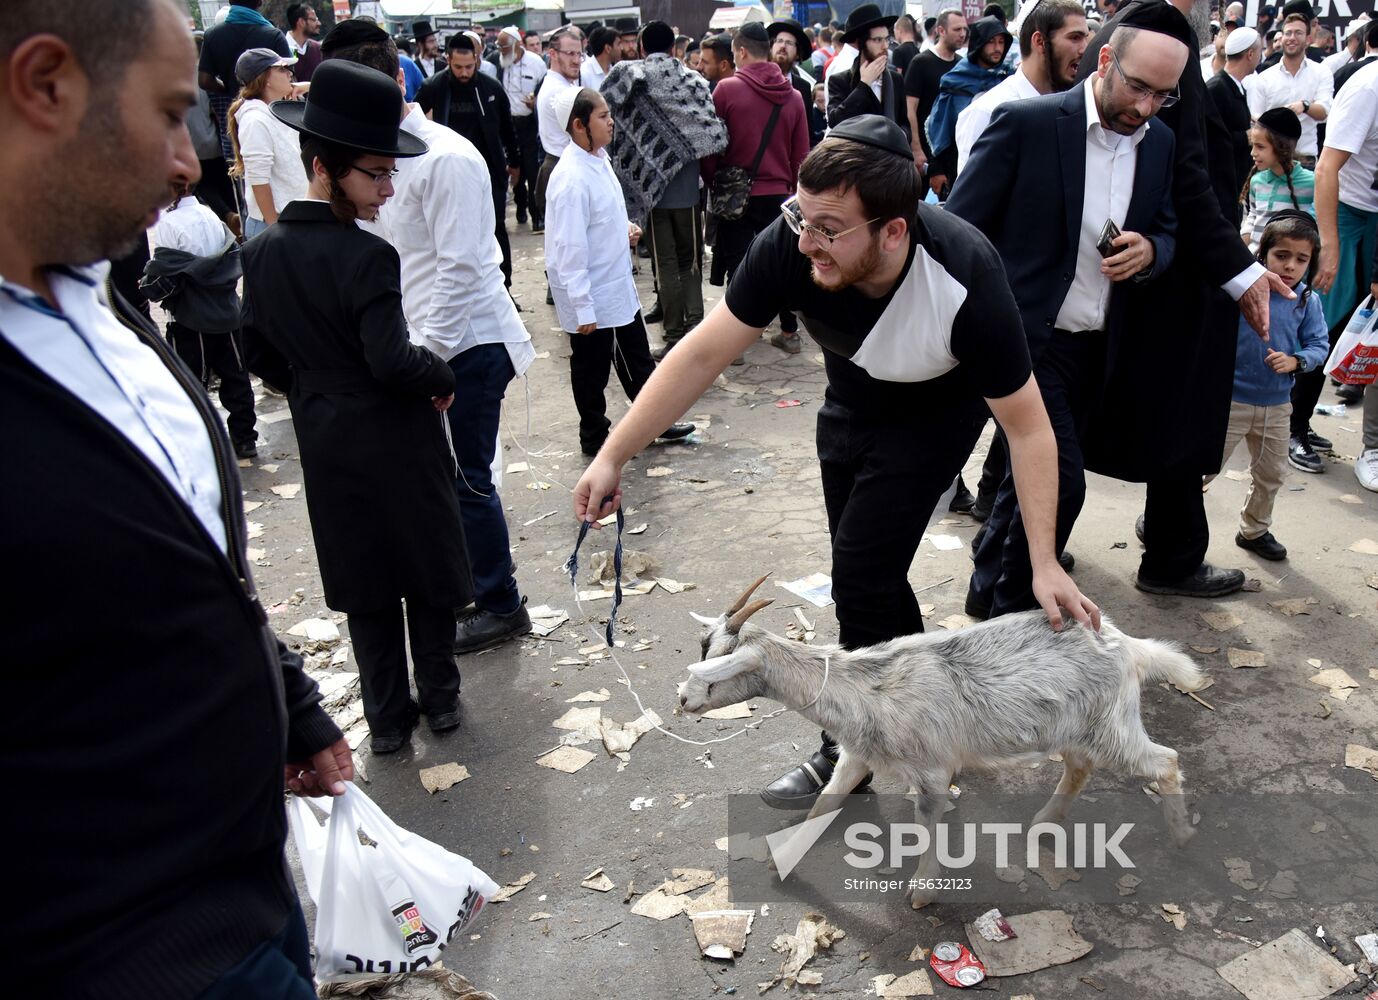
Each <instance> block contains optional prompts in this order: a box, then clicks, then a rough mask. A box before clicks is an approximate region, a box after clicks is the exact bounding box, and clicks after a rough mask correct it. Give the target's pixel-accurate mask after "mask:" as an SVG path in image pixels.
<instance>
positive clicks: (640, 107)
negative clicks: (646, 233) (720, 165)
mask: <svg viewBox="0 0 1378 1000" xmlns="http://www.w3.org/2000/svg"><path fill="white" fill-rule="evenodd" d="M601 90H602V94H603V98H604V100H606V101H607V102H608V107H609V108H610V109H611V110H612V116H613V121H614V122H615V123H616V126H617V129H616V134H615V135H614V138H613V143H612V149H610V150H609V152H610V153H611V154H612V165H613V169H614V170H615V171H616V172H617V177H618V180H620V181H621V182H622V190H623V193H624V194H625V195H626V199H627V214H628V215H629V216H630V217H631V219H632V221H633V222H636V223H638V224H641V225H645V223H646V220H647V219H649V218H650V215H651V209H652V208H654V207H655V206H656V204H657V203H658V202H659V201H660V199H661V196H662V195H664V193H665V189H666V187H667V186H668V185H669V183H670V181H671V180H672V179H673V178H674V176H675V174H677V173H678V172H679V171H680V170H681V169H683V167H684V165H685V164H686V163H690V162H693V161H698V160H701V159H703V158H704V157H705V156H712V155H713V154H714V153H721V152H722V151H723V150H724V149H726V148H727V126H726V125H725V124H723V121H722V119H720V118H719V117H718V115H717V112H716V111H714V109H713V98H712V95H711V94H709V92H708V83H707V81H705V80H704V78H703V77H702V76H700V75H699V74H698V73H695V72H694V71H693V70H690V69H687V68H686V67H685V66H684V65H683V64H682V63H681V62H680V61H679V60H678V59H675V58H674V57H673V56H671V55H668V54H666V53H653V54H652V55H650V56H648V57H646V58H645V59H637V60H628V61H626V62H620V63H618V64H617V65H616V66H614V67H612V69H611V70H610V71H609V72H608V75H607V78H606V79H605V80H604V81H603V86H602V88H601Z"/></svg>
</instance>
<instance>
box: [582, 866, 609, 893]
mask: <svg viewBox="0 0 1378 1000" xmlns="http://www.w3.org/2000/svg"><path fill="white" fill-rule="evenodd" d="M579 884H580V885H581V886H583V887H584V888H585V889H593V890H594V891H595V892H611V891H612V889H613V888H614V884H615V883H614V882H613V880H612V879H610V878H608V876H607V875H605V874H604V873H603V869H601V868H595V869H594V870H593V871H591V872H589V873H588V874H587V875H585V876H584V881H582V882H580V883H579Z"/></svg>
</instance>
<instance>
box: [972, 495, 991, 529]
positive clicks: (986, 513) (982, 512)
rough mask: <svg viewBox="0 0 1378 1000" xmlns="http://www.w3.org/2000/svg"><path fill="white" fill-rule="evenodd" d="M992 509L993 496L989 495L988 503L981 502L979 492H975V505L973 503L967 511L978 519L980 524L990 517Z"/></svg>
mask: <svg viewBox="0 0 1378 1000" xmlns="http://www.w3.org/2000/svg"><path fill="white" fill-rule="evenodd" d="M994 509H995V498H994V497H991V499H990V503H983V502H982V500H981V496H980V494H977V496H976V503H975V505H973V506H972V508H971V510H969V511H968V512H967V513H969V514H970V515H971V516H972V517H974V518H975V519H976V520H978V521H980V522H981V523H982V524H984V523H985V522H986V521H988V520H989V519H990V515H991V511H993V510H994Z"/></svg>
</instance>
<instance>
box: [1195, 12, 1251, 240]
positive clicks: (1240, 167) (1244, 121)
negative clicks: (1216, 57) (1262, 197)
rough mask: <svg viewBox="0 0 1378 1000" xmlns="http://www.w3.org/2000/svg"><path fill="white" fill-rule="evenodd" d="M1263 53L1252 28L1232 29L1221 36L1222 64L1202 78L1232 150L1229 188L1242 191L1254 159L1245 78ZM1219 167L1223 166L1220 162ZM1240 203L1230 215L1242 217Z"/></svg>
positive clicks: (1222, 167) (1236, 217) (1246, 78)
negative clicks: (1226, 132)
mask: <svg viewBox="0 0 1378 1000" xmlns="http://www.w3.org/2000/svg"><path fill="white" fill-rule="evenodd" d="M1262 56H1263V44H1262V43H1261V42H1260V41H1259V38H1258V32H1257V31H1255V30H1254V29H1253V28H1235V29H1234V31H1231V32H1230V37H1229V38H1227V39H1225V66H1224V68H1223V69H1221V70H1220V72H1219V73H1216V74H1215V76H1213V77H1211V78H1210V79H1209V80H1207V81H1206V92H1207V93H1208V94H1210V96H1211V100H1212V101H1214V102H1215V110H1216V111H1217V112H1218V113H1219V114H1220V120H1221V122H1223V123H1224V125H1225V128H1227V129H1228V130H1229V133H1230V148H1231V149H1232V150H1233V151H1234V157H1233V159H1232V160H1231V163H1230V167H1231V168H1232V172H1231V175H1230V180H1229V184H1230V187H1231V189H1232V190H1234V191H1242V190H1243V189H1244V185H1245V183H1247V182H1248V180H1249V177H1250V176H1251V175H1252V174H1253V166H1254V159H1253V156H1252V154H1251V153H1250V151H1249V126H1250V125H1251V124H1252V123H1253V116H1252V115H1250V114H1249V98H1248V95H1247V92H1246V91H1245V81H1246V80H1248V79H1249V78H1250V77H1251V76H1252V75H1253V72H1254V70H1255V69H1257V68H1258V61H1259V59H1260V58H1262ZM1219 169H1221V170H1224V169H1226V168H1225V165H1224V164H1221V165H1220V168H1219ZM1243 217H1244V215H1243V206H1242V205H1236V207H1235V212H1234V218H1235V219H1236V220H1239V219H1242V218H1243Z"/></svg>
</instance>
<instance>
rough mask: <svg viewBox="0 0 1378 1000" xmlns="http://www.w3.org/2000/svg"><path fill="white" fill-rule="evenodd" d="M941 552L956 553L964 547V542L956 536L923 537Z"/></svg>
mask: <svg viewBox="0 0 1378 1000" xmlns="http://www.w3.org/2000/svg"><path fill="white" fill-rule="evenodd" d="M923 537H924V538H926V539H927V540H928V541H929V542H930V543H931V544H932V546H933V547H934V548H935V549H937V550H938V551H939V552H954V551H956V550H957V549H960V548H961V547H962V540H961V539H960V538H958V537H957V536H956V535H928V534H925V535H924V536H923Z"/></svg>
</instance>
